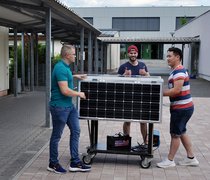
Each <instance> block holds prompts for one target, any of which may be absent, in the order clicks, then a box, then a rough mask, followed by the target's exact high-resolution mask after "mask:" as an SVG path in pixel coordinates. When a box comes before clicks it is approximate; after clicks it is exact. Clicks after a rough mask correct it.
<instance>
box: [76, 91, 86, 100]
mask: <svg viewBox="0 0 210 180" xmlns="http://www.w3.org/2000/svg"><path fill="white" fill-rule="evenodd" d="M78 93H79V94H78V96H79V97H80V98H82V99H86V96H85V93H84V92H78Z"/></svg>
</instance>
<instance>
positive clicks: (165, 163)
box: [157, 158, 176, 168]
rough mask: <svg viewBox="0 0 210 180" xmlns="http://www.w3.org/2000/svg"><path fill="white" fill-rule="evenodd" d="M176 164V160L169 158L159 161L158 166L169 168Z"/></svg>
mask: <svg viewBox="0 0 210 180" xmlns="http://www.w3.org/2000/svg"><path fill="white" fill-rule="evenodd" d="M174 166H176V164H175V162H174V160H173V161H170V160H169V159H168V158H167V159H165V160H163V161H162V162H159V163H157V167H160V168H169V167H174Z"/></svg>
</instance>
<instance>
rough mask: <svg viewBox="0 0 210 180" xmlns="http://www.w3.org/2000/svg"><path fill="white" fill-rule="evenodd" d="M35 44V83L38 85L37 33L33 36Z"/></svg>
mask: <svg viewBox="0 0 210 180" xmlns="http://www.w3.org/2000/svg"><path fill="white" fill-rule="evenodd" d="M35 37H36V38H35V44H36V51H35V82H36V83H35V85H36V86H39V43H38V42H39V39H38V38H39V37H38V34H37V33H36V36H35Z"/></svg>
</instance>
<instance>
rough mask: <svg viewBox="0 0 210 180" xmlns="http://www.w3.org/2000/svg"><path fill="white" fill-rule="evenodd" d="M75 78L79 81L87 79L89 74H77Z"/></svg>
mask: <svg viewBox="0 0 210 180" xmlns="http://www.w3.org/2000/svg"><path fill="white" fill-rule="evenodd" d="M74 77H75V78H77V79H79V80H83V79H86V78H87V74H75V75H74Z"/></svg>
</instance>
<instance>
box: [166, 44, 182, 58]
mask: <svg viewBox="0 0 210 180" xmlns="http://www.w3.org/2000/svg"><path fill="white" fill-rule="evenodd" d="M168 51H172V52H173V53H174V54H175V55H179V57H180V60H182V58H183V54H182V50H181V49H179V48H177V47H170V48H168Z"/></svg>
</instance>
